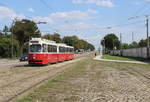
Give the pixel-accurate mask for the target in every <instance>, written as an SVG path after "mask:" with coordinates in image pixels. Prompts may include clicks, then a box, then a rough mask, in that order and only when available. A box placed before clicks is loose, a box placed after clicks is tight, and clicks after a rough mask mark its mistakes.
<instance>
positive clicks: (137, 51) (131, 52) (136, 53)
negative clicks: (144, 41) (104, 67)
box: [111, 47, 150, 58]
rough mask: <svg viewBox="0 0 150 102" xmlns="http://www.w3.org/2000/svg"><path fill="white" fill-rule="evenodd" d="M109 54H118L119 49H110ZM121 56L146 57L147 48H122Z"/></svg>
mask: <svg viewBox="0 0 150 102" xmlns="http://www.w3.org/2000/svg"><path fill="white" fill-rule="evenodd" d="M149 53H150V50H149ZM111 54H112V55H113V54H114V55H120V50H115V51H111ZM122 56H127V57H139V58H147V48H146V47H141V48H132V49H124V50H122Z"/></svg>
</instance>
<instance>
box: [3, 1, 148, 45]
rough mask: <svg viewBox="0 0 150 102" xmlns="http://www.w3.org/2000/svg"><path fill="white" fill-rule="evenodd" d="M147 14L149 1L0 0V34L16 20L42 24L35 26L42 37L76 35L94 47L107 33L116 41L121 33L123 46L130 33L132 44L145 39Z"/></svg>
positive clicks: (128, 41)
mask: <svg viewBox="0 0 150 102" xmlns="http://www.w3.org/2000/svg"><path fill="white" fill-rule="evenodd" d="M149 14H150V0H0V30H2V29H3V27H4V25H7V26H10V25H11V22H12V19H14V18H16V17H17V18H18V19H23V18H27V19H31V20H34V21H35V22H38V21H45V22H47V24H45V25H38V26H39V28H40V30H41V32H42V34H45V33H53V32H58V33H60V34H61V35H62V36H66V35H77V36H78V37H80V38H82V39H85V40H87V41H88V42H90V43H92V44H94V45H95V46H96V47H98V44H99V40H100V39H101V38H102V37H103V36H104V35H106V34H108V33H115V34H117V36H118V37H119V34H120V33H122V37H123V42H127V43H130V42H131V41H132V32H134V40H135V41H139V40H140V39H142V38H143V39H145V38H146V28H145V17H144V15H149ZM135 16H138V17H137V18H135V19H131V20H128V18H130V17H135ZM131 23H135V24H131ZM116 25H119V26H116ZM107 27H112V28H111V29H107Z"/></svg>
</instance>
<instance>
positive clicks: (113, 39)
mask: <svg viewBox="0 0 150 102" xmlns="http://www.w3.org/2000/svg"><path fill="white" fill-rule="evenodd" d="M101 44H102V45H103V46H104V45H105V48H106V49H107V50H113V49H114V48H117V49H119V48H120V41H119V39H118V37H117V36H116V35H115V34H108V35H106V36H105V37H104V40H102V41H101Z"/></svg>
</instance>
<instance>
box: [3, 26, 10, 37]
mask: <svg viewBox="0 0 150 102" xmlns="http://www.w3.org/2000/svg"><path fill="white" fill-rule="evenodd" d="M9 31H10V30H9V28H8V27H7V26H6V25H5V26H4V28H3V32H4V34H5V35H6V34H8V32H9Z"/></svg>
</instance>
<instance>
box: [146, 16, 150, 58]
mask: <svg viewBox="0 0 150 102" xmlns="http://www.w3.org/2000/svg"><path fill="white" fill-rule="evenodd" d="M145 17H146V32H147V59H148V58H149V18H148V16H145Z"/></svg>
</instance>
